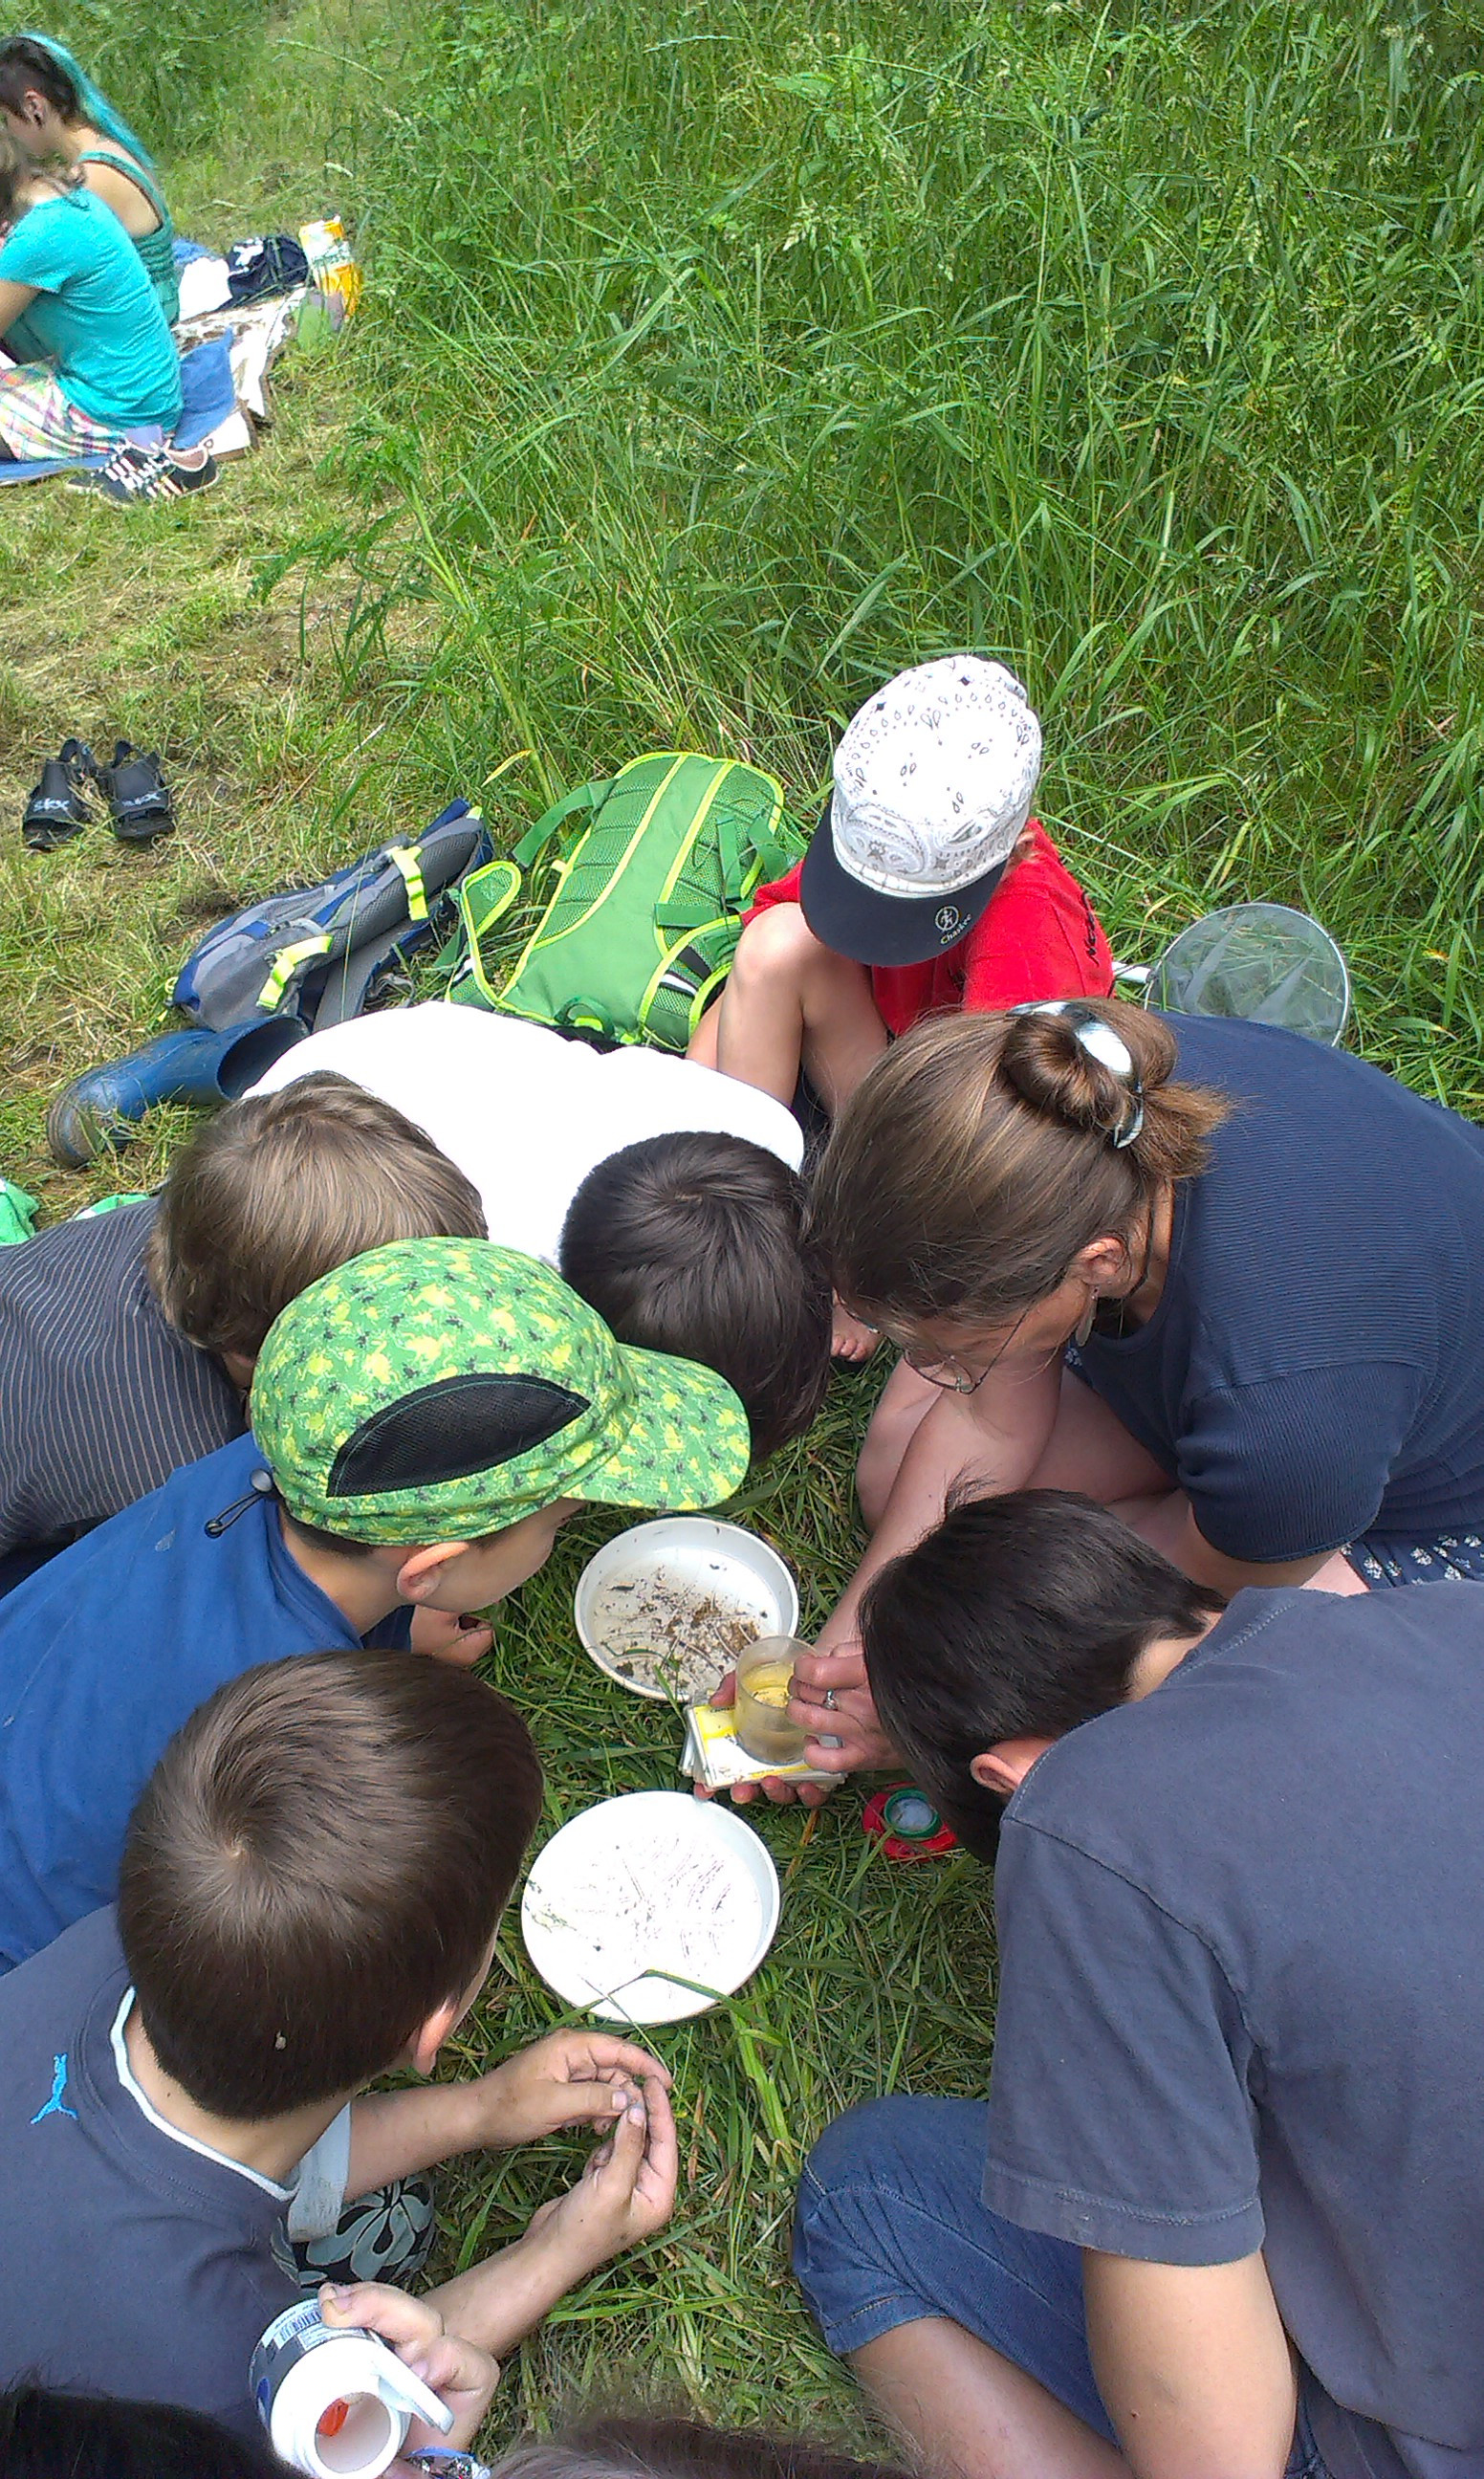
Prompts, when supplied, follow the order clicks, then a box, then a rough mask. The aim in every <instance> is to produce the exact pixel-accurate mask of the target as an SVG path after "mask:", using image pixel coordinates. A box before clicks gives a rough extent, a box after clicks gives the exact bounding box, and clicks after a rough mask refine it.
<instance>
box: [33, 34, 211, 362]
mask: <svg viewBox="0 0 1484 2479" xmlns="http://www.w3.org/2000/svg"><path fill="white" fill-rule="evenodd" d="M0 122H3V125H4V126H5V128H7V129H8V130H9V131H10V134H11V136H12V137H13V139H14V140H15V141H16V142H17V144H19V145H20V146H23V147H24V149H25V151H26V153H27V154H28V155H29V156H30V157H31V158H32V160H33V162H35V163H37V164H64V165H69V166H72V167H73V168H74V169H75V170H77V171H79V172H81V174H82V177H83V183H84V186H85V187H86V188H87V189H90V191H91V192H92V193H93V195H94V197H98V198H101V199H102V200H103V203H104V205H105V206H109V207H112V208H113V210H114V213H115V216H116V217H118V220H119V222H120V223H121V224H122V226H123V228H124V230H125V232H126V233H127V234H128V236H129V238H130V240H131V241H132V242H133V243H134V246H135V248H136V249H137V250H138V251H139V254H140V256H141V259H142V260H143V262H144V271H145V273H146V274H147V276H148V277H149V280H150V283H151V284H152V285H153V286H154V288H155V297H156V299H157V300H158V301H159V304H160V307H161V309H162V310H163V311H164V313H165V318H166V325H167V326H172V327H173V325H174V324H175V321H176V319H178V317H179V316H180V281H179V278H178V276H177V274H176V270H175V247H174V244H175V227H174V225H173V224H172V223H171V221H170V211H169V209H168V207H167V206H166V203H165V198H164V195H163V193H162V192H161V189H160V185H159V182H158V180H157V179H156V176H155V165H154V160H153V158H152V157H151V156H150V155H148V154H147V153H146V152H145V150H144V148H143V147H142V146H141V143H140V141H139V140H138V139H137V138H136V136H135V134H134V132H133V130H132V129H131V128H130V126H129V124H128V122H127V121H126V120H125V119H123V118H122V117H121V115H119V114H118V113H116V112H115V110H114V107H113V105H112V104H111V103H110V102H109V100H108V98H107V96H106V95H103V94H100V93H99V91H98V89H97V88H96V87H95V86H94V85H93V83H92V80H91V79H90V77H88V76H87V75H86V74H85V72H84V71H83V70H82V69H80V68H79V67H78V64H77V63H76V61H75V60H74V59H73V58H72V55H71V53H70V52H69V51H67V50H65V49H64V46H63V45H62V44H61V43H54V42H52V41H51V39H50V38H49V37H47V36H45V35H13V36H11V37H10V38H9V39H8V40H7V41H5V42H0Z"/></svg>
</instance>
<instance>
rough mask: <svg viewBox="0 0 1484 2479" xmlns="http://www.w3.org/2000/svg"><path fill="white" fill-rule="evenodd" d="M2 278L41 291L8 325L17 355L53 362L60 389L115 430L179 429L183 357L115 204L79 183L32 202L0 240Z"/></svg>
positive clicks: (8, 338) (10, 342)
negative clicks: (155, 426) (0, 243)
mask: <svg viewBox="0 0 1484 2479" xmlns="http://www.w3.org/2000/svg"><path fill="white" fill-rule="evenodd" d="M0 281H3V282H7V283H11V284H27V285H31V286H32V287H34V288H35V291H36V299H35V300H34V301H33V302H31V303H30V304H29V306H28V307H27V308H26V309H25V310H23V311H22V312H21V315H20V317H19V318H18V319H15V320H14V321H13V323H12V325H11V326H10V327H9V328H8V329H7V330H6V336H5V342H6V345H8V347H9V349H10V350H11V352H13V354H14V355H15V356H16V358H17V360H19V361H22V362H35V361H42V362H49V363H51V364H52V366H53V368H54V370H55V371H56V375H57V380H58V384H59V385H60V387H61V389H62V392H63V395H64V396H66V397H67V398H68V399H69V400H70V401H71V402H72V403H73V404H75V405H76V406H77V407H78V409H79V410H80V411H81V412H83V413H86V414H90V416H91V418H92V420H93V421H94V422H106V423H107V424H108V426H109V427H110V428H111V429H114V430H141V429H143V428H145V427H146V426H147V425H148V424H149V423H151V422H163V423H164V425H165V427H166V430H173V429H174V427H175V424H176V423H177V422H178V421H179V420H180V405H181V396H180V357H179V355H178V354H177V352H176V350H175V345H174V343H173V341H172V339H171V336H170V331H169V329H168V327H167V326H166V323H165V314H164V312H163V311H162V309H161V307H160V304H159V301H158V300H157V298H156V296H155V289H154V286H153V285H152V284H151V282H150V280H149V277H148V275H147V274H146V272H145V270H144V264H143V261H142V260H141V257H140V254H139V251H138V250H137V248H136V247H135V245H134V243H133V242H132V241H131V240H130V238H129V235H128V234H127V233H126V232H125V230H124V228H123V226H122V224H121V223H120V222H119V220H118V217H116V216H115V213H114V210H113V208H112V207H110V206H106V205H105V204H104V202H103V200H102V199H101V198H97V197H94V195H93V193H92V192H91V191H90V190H82V189H78V190H68V191H66V192H64V194H63V195H62V196H60V197H56V198H43V199H42V201H41V203H40V204H39V206H35V207H30V208H28V209H27V211H26V213H25V214H24V215H23V216H22V217H21V218H20V220H19V222H18V223H16V224H15V225H14V226H13V229H12V231H11V234H10V238H9V239H8V240H7V241H6V243H4V245H3V246H0Z"/></svg>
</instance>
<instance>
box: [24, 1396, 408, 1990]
mask: <svg viewBox="0 0 1484 2479" xmlns="http://www.w3.org/2000/svg"><path fill="white" fill-rule="evenodd" d="M262 1466H263V1457H262V1453H261V1451H260V1449H259V1447H258V1445H257V1444H256V1442H255V1441H254V1439H252V1438H251V1437H250V1436H249V1437H245V1438H237V1439H234V1441H233V1443H232V1444H231V1445H229V1446H221V1447H219V1448H218V1449H217V1453H216V1454H214V1455H207V1456H205V1457H204V1458H203V1460H202V1461H201V1462H200V1463H196V1464H188V1465H187V1466H186V1467H185V1469H184V1470H181V1471H178V1472H175V1473H173V1474H172V1475H171V1477H170V1479H168V1480H167V1481H166V1483H165V1485H164V1487H163V1488H161V1489H157V1490H154V1491H152V1492H151V1494H150V1495H149V1496H148V1497H141V1499H140V1500H139V1503H138V1504H137V1505H135V1506H126V1507H125V1508H124V1510H123V1512H122V1514H120V1515H115V1516H112V1517H111V1518H110V1520H109V1521H108V1522H107V1523H101V1524H99V1526H98V1528H97V1530H96V1531H95V1532H90V1533H89V1534H88V1535H87V1537H86V1538H85V1539H84V1540H82V1541H78V1542H75V1543H74V1544H73V1546H72V1547H71V1548H69V1549H64V1550H63V1552H62V1553H61V1555H60V1556H59V1557H56V1558H53V1559H52V1560H51V1561H50V1562H49V1564H48V1565H46V1566H44V1567H42V1568H40V1569H39V1570H38V1572H37V1573H36V1574H34V1575H30V1576H28V1577H27V1578H26V1580H25V1582H24V1583H22V1584H18V1585H17V1586H16V1588H15V1590H14V1591H13V1593H9V1594H7V1595H6V1597H5V1598H4V1599H3V1600H0V1970H5V1969H8V1968H9V1967H10V1966H11V1965H12V1964H13V1963H17V1962H23V1961H24V1960H25V1958H26V1956H27V1955H32V1954H35V1953H37V1952H38V1949H39V1948H40V1947H41V1946H44V1945H46V1944H48V1943H49V1942H50V1940H51V1939H52V1938H53V1937H54V1936H56V1935H57V1934H58V1933H59V1931H60V1930H63V1929H64V1928H67V1927H68V1926H70V1924H71V1922H72V1921H74V1920H79V1919H81V1918H82V1917H83V1916H84V1914H85V1913H86V1912H88V1911H92V1910H96V1909H97V1907H98V1905H99V1904H100V1903H108V1902H112V1900H113V1898H114V1894H115V1890H116V1884H117V1874H118V1860H119V1855H120V1853H121V1852H122V1850H123V1841H124V1832H125V1828H126V1827H127V1826H128V1822H129V1816H130V1812H131V1810H132V1809H133V1806H134V1802H135V1801H136V1800H137V1799H138V1797H139V1795H140V1792H141V1790H142V1789H143V1787H144V1784H145V1782H146V1781H147V1780H148V1778H149V1776H150V1773H151V1772H152V1771H153V1768H154V1765H155V1761H156V1758H157V1757H158V1756H159V1755H160V1754H161V1752H162V1751H163V1750H164V1748H165V1745H166V1741H167V1740H168V1739H169V1738H170V1737H171V1735H172V1734H173V1732H174V1731H176V1730H177V1729H178V1728H179V1727H180V1725H181V1724H182V1722H184V1721H186V1720H187V1719H188V1717H189V1716H190V1715H191V1714H192V1713H193V1712H194V1711H195V1708H196V1706H197V1705H198V1704H201V1703H204V1701H205V1700H206V1698H207V1697H208V1696H210V1695H211V1693H212V1692H213V1690H214V1689H215V1688H217V1687H219V1686H221V1684H222V1683H223V1681H224V1680H226V1679H228V1678H236V1677H237V1676H239V1674H241V1673H242V1672H243V1671H244V1670H251V1669H253V1668H255V1667H256V1665H257V1664H258V1663H259V1662H261V1661H278V1660H280V1659H282V1658H283V1657H284V1656H285V1655H286V1654H288V1653H295V1652H321V1651H329V1650H332V1649H334V1648H337V1647H341V1646H347V1645H354V1644H359V1643H360V1642H361V1638H360V1637H359V1636H358V1635H357V1634H356V1632H355V1630H354V1628H353V1627H352V1626H351V1624H350V1623H349V1621H348V1620H347V1619H346V1618H345V1616H344V1615H343V1613H342V1612H341V1611H340V1610H339V1609H338V1608H337V1606H336V1604H335V1603H334V1602H333V1601H332V1600H331V1599H330V1598H329V1597H328V1595H327V1594H325V1593H322V1592H321V1591H320V1587H319V1585H318V1584H316V1583H313V1582H312V1581H311V1579H310V1578H309V1576H308V1575H306V1574H305V1572H304V1570H303V1568H302V1567H301V1566H299V1564H298V1562H297V1560H296V1559H294V1557H292V1556H291V1555H290V1552H289V1550H288V1547H287V1546H286V1545H285V1542H284V1537H283V1528H282V1525H281V1524H280V1522H279V1519H278V1509H277V1506H276V1504H275V1503H274V1502H273V1501H272V1500H271V1499H269V1498H266V1497H260V1496H251V1497H250V1502H249V1503H248V1505H247V1506H246V1507H245V1508H244V1509H243V1512H242V1513H241V1514H239V1515H237V1516H236V1517H235V1518H234V1520H233V1521H232V1522H230V1523H229V1524H228V1525H227V1527H226V1529H225V1530H224V1531H223V1532H221V1533H219V1534H218V1535H217V1536H216V1538H213V1537H212V1535H211V1534H210V1533H208V1531H207V1530H206V1525H207V1523H208V1521H210V1519H211V1518H212V1517H213V1516H217V1515H221V1514H223V1513H225V1512H226V1511H227V1510H228V1509H229V1508H231V1507H232V1506H233V1505H234V1503H235V1502H236V1501H237V1500H239V1499H241V1498H243V1496H244V1495H249V1489H248V1484H249V1481H250V1477H251V1475H252V1473H253V1472H254V1471H257V1470H261V1469H262ZM405 1627H406V1613H405V1612H402V1613H399V1614H398V1617H397V1630H398V1631H399V1632H400V1637H401V1640H402V1641H403V1642H405V1641H406V1635H405ZM387 1633H388V1627H387V1625H383V1626H381V1627H378V1628H377V1629H376V1637H377V1640H378V1641H383V1642H384V1641H386V1639H387Z"/></svg>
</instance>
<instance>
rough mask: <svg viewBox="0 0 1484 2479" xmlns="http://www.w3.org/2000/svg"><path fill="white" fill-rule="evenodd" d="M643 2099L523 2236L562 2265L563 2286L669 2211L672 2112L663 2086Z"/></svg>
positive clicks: (674, 2156)
mask: <svg viewBox="0 0 1484 2479" xmlns="http://www.w3.org/2000/svg"><path fill="white" fill-rule="evenodd" d="M645 2094H646V2097H645V2098H644V2099H641V2098H640V2097H639V2095H638V2094H637V2093H636V2094H635V2095H634V2097H633V2099H632V2100H631V2101H630V2102H629V2104H628V2107H627V2108H626V2109H625V2111H624V2114H623V2116H622V2117H621V2118H620V2119H619V2122H618V2124H617V2126H616V2127H615V2128H614V2130H613V2133H612V2134H610V2135H609V2137H608V2140H607V2142H606V2143H601V2144H600V2145H599V2147H598V2150H597V2151H596V2152H595V2153H594V2154H593V2156H592V2158H591V2159H590V2160H589V2161H588V2164H587V2166H586V2168H585V2169H584V2170H583V2172H582V2175H581V2177H580V2178H579V2179H578V2180H577V2183H576V2185H575V2186H569V2187H568V2189H567V2192H566V2194H565V2195H558V2196H557V2198H556V2200H555V2202H554V2203H550V2204H543V2205H542V2207H541V2210H540V2211H539V2212H537V2213H535V2214H534V2215H533V2217H532V2220H531V2224H530V2228H529V2229H528V2231H527V2232H526V2236H527V2238H536V2237H539V2239H540V2241H541V2244H542V2246H543V2247H544V2248H548V2249H550V2251H551V2252H552V2254H553V2255H555V2256H556V2257H557V2258H558V2259H559V2260H560V2261H561V2262H562V2264H563V2268H564V2270H565V2272H566V2279H567V2287H569V2288H570V2287H572V2284H573V2283H574V2282H576V2281H581V2280H582V2279H583V2277H584V2276H585V2275H586V2274H587V2273H590V2272H596V2270H597V2268H598V2266H599V2265H600V2264H601V2263H606V2262H607V2261H608V2259H609V2257H610V2256H615V2255H621V2254H622V2253H623V2251H624V2249H625V2248H626V2247H631V2246H637V2245H638V2244H639V2243H640V2241H641V2240H642V2239H644V2238H650V2237H652V2236H653V2235H654V2233H655V2231H656V2230H662V2229H663V2228H664V2226H665V2223H666V2222H667V2221H668V2219H669V2218H670V2215H671V2213H672V2212H673V2211H674V2210H675V2188H676V2180H677V2177H678V2172H679V2155H678V2146H677V2143H676V2133H675V2112H674V2111H673V2109H672V2108H671V2106H670V2094H669V2092H668V2091H667V2090H666V2088H665V2086H664V2084H663V2083H657V2082H652V2083H647V2084H646V2086H645Z"/></svg>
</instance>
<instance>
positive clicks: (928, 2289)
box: [794, 2094, 1328, 2479]
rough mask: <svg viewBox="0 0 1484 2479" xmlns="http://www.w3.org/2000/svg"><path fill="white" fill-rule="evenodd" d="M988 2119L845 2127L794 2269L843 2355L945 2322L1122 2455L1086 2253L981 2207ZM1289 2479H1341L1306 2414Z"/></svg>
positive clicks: (886, 2120) (907, 2110)
mask: <svg viewBox="0 0 1484 2479" xmlns="http://www.w3.org/2000/svg"><path fill="white" fill-rule="evenodd" d="M988 2116H989V2112H988V2109H987V2108H986V2107H985V2104H984V2102H982V2101H972V2100H932V2099H926V2098H924V2099H920V2100H919V2099H914V2098H908V2096H907V2095H905V2094H903V2095H901V2096H899V2097H897V2098H895V2099H891V2100H873V2101H867V2102H866V2103H865V2105H864V2106H863V2107H862V2108H853V2109H849V2110H847V2112H846V2114H845V2115H844V2116H843V2117H837V2118H836V2119H835V2121H834V2123H833V2125H832V2126H830V2127H827V2128H826V2130H825V2132H824V2134H822V2135H821V2136H820V2139H819V2141H818V2142H817V2143H816V2144H815V2146H814V2149H813V2151H812V2152H811V2153H810V2155H809V2157H808V2160H806V2163H805V2168H804V2175H803V2177H802V2179H801V2180H800V2182H799V2209H798V2214H797V2217H796V2219H795V2222H794V2270H795V2272H796V2273H797V2275H798V2277H799V2281H800V2284H801V2286H802V2287H803V2290H804V2294H805V2296H806V2299H807V2300H808V2303H809V2306H810V2308H811V2309H812V2311H813V2313H814V2316H815V2320H816V2321H817V2323H818V2324H819V2327H820V2330H821V2331H822V2333H823V2334H824V2337H825V2339H826V2340H827V2341H828V2343H829V2345H830V2347H831V2349H832V2350H833V2351H835V2352H836V2353H837V2354H839V2355H841V2356H843V2355H844V2354H845V2353H846V2352H848V2351H851V2350H858V2349H860V2348H862V2347H863V2346H864V2344H865V2343H866V2342H867V2341H875V2340H879V2339H880V2338H881V2336H882V2335H883V2333H889V2332H891V2331H892V2330H893V2329H894V2328H895V2326H897V2325H898V2324H912V2323H915V2322H916V2321H917V2320H918V2319H919V2318H920V2317H922V2316H925V2315H941V2316H946V2317H948V2318H949V2319H950V2320H951V2321H952V2322H953V2323H955V2324H961V2325H963V2326H964V2328H965V2329H966V2331H968V2332H970V2333H974V2334H977V2335H978V2337H979V2338H980V2340H982V2341H986V2342H987V2343H988V2344H989V2347H990V2348H991V2349H993V2350H998V2351H999V2353H1000V2355H1001V2357H1002V2358H1005V2359H1009V2360H1011V2362H1012V2364H1014V2365H1015V2366H1017V2367H1021V2368H1023V2369H1024V2371H1025V2373H1026V2374H1027V2375H1029V2376H1034V2377H1035V2378H1036V2382H1037V2384H1041V2385H1044V2387H1045V2389H1046V2390H1047V2391H1048V2392H1049V2393H1053V2394H1055V2396H1056V2398H1057V2400H1058V2401H1059V2402H1062V2404H1063V2405H1064V2407H1065V2408H1066V2409H1067V2410H1069V2411H1073V2412H1075V2414H1076V2415H1077V2416H1078V2417H1079V2418H1080V2419H1082V2420H1084V2421H1085V2422H1086V2424H1087V2426H1088V2427H1090V2428H1093V2429H1094V2430H1095V2431H1096V2433H1097V2434H1098V2435H1099V2436H1102V2437H1106V2438H1107V2439H1108V2441H1110V2443H1116V2441H1117V2439H1116V2438H1115V2436H1114V2435H1113V2426H1112V2423H1111V2421H1110V2419H1109V2416H1108V2413H1107V2411H1106V2410H1105V2409H1104V2408H1103V2401H1102V2396H1101V2394H1100V2393H1099V2391H1098V2389H1097V2380H1096V2378H1095V2377H1094V2375H1093V2373H1092V2363H1091V2361H1090V2359H1089V2358H1088V2356H1087V2316H1086V2313H1085V2310H1084V2307H1083V2295H1082V2255H1081V2251H1080V2249H1079V2248H1077V2247H1075V2246H1072V2245H1069V2244H1068V2242H1067V2241H1066V2240H1065V2239H1064V2238H1048V2237H1041V2236H1038V2235H1037V2234H1036V2232H1035V2231H1034V2230H1022V2229H1017V2228H1016V2227H1015V2225H1014V2224H1013V2222H1011V2221H1004V2220H1001V2219H1000V2217H999V2215H998V2213H996V2212H991V2211H989V2209H988V2207H987V2206H986V2205H985V2204H983V2203H981V2201H980V2186H981V2183H982V2181H983V2178H984V2171H985V2151H986V2148H987V2144H988ZM1287 2479H1328V2474H1327V2473H1326V2471H1325V2469H1324V2466H1323V2464H1322V2463H1321V2462H1320V2460H1319V2458H1318V2453H1317V2452H1316V2451H1315V2449H1314V2444H1313V2441H1312V2439H1311V2437H1310V2435H1309V2427H1308V2421H1307V2419H1306V2418H1305V2417H1304V2415H1303V2413H1302V2412H1300V2413H1299V2420H1298V2432H1297V2434H1296V2436H1295V2437H1294V2440H1293V2452H1292V2459H1291V2461H1290V2463H1289V2466H1288V2474H1287Z"/></svg>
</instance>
